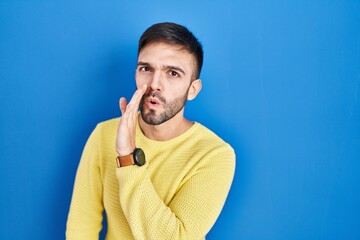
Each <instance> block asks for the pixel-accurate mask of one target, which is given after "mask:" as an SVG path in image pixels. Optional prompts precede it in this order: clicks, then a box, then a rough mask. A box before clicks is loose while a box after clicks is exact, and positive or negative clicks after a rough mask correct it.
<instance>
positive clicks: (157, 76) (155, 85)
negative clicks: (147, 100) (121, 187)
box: [149, 71, 162, 91]
mask: <svg viewBox="0 0 360 240" xmlns="http://www.w3.org/2000/svg"><path fill="white" fill-rule="evenodd" d="M149 87H150V88H151V90H153V91H161V89H162V76H161V72H160V71H155V72H154V74H153V76H152V79H151V82H150V83H149Z"/></svg>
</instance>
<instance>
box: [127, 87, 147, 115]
mask: <svg viewBox="0 0 360 240" xmlns="http://www.w3.org/2000/svg"><path fill="white" fill-rule="evenodd" d="M146 89H147V85H146V84H144V85H142V86H141V87H140V88H138V89H137V90H136V91H135V93H134V95H133V97H132V98H131V100H130V102H129V104H128V106H127V111H129V112H131V113H129V114H130V116H129V118H131V119H129V122H132V121H135V118H136V116H137V112H138V109H139V104H140V101H141V98H142V96H143V95H144V93H145V91H146Z"/></svg>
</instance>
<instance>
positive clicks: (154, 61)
mask: <svg viewBox="0 0 360 240" xmlns="http://www.w3.org/2000/svg"><path fill="white" fill-rule="evenodd" d="M138 62H146V63H149V64H151V65H154V66H157V65H159V66H161V65H171V66H177V67H181V68H182V69H183V70H184V71H185V72H186V73H189V74H190V75H191V74H192V73H193V72H194V70H195V59H194V56H193V55H192V54H191V53H189V52H188V51H187V50H185V49H184V48H182V47H181V46H178V45H171V44H167V43H162V42H160V43H152V44H149V45H147V46H145V47H144V48H143V49H142V50H141V51H140V53H139V56H138Z"/></svg>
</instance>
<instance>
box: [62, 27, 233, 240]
mask: <svg viewBox="0 0 360 240" xmlns="http://www.w3.org/2000/svg"><path fill="white" fill-rule="evenodd" d="M202 61H203V51H202V46H201V44H200V43H199V41H198V40H197V39H196V38H195V37H194V35H193V34H192V33H191V32H190V31H189V30H188V29H187V28H185V27H183V26H180V25H178V24H174V23H159V24H155V25H153V26H151V27H150V28H148V29H147V30H146V31H145V32H144V33H143V35H142V36H141V38H140V42H139V49H138V64H137V69H136V76H135V78H136V86H137V90H136V92H135V93H134V95H133V96H132V98H131V100H130V101H129V103H127V101H126V99H125V98H121V99H120V101H119V105H120V110H121V113H122V117H121V118H120V119H119V118H117V119H112V120H109V121H106V122H103V123H100V124H98V125H97V127H96V128H95V130H94V131H93V133H92V134H91V136H90V138H89V139H88V142H87V143H86V146H85V148H84V152H83V155H82V157H81V161H80V164H79V168H78V171H77V176H76V180H75V186H74V192H73V197H72V202H71V206H70V212H69V217H68V222H67V230H66V236H67V239H68V240H70V239H76V240H82V239H84V240H91V239H98V238H99V232H100V230H101V228H102V225H101V223H102V213H103V211H104V210H105V212H106V217H107V225H108V229H107V236H106V237H107V238H106V239H107V240H113V239H146V240H148V239H156V240H159V239H171V240H173V239H192V240H193V239H205V236H206V234H207V233H208V232H209V231H210V229H211V227H212V226H213V224H214V223H215V221H216V219H217V217H218V216H219V214H220V212H221V209H222V207H223V205H224V203H225V200H226V197H227V195H228V192H229V189H230V186H231V182H232V179H233V176H234V169H235V154H234V151H233V149H232V148H231V146H230V145H229V144H227V143H225V142H224V141H223V140H221V139H220V138H219V137H218V136H216V135H215V134H214V133H213V132H211V131H210V130H209V129H207V128H205V127H204V126H202V125H201V124H200V123H196V122H191V121H189V120H188V119H186V118H185V117H184V105H185V102H186V101H187V100H192V99H194V98H195V97H196V96H197V94H198V93H199V91H200V90H201V86H202V83H201V80H200V79H199V75H200V71H201V67H202ZM139 108H140V113H139V112H138V109H139ZM114 145H115V147H114Z"/></svg>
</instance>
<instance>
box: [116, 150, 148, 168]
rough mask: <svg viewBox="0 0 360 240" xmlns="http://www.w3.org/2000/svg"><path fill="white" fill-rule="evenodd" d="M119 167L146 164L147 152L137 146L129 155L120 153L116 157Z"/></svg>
mask: <svg viewBox="0 0 360 240" xmlns="http://www.w3.org/2000/svg"><path fill="white" fill-rule="evenodd" d="M116 163H117V167H118V168H120V167H126V166H131V165H137V166H139V167H140V166H143V165H144V164H145V153H144V151H143V150H142V149H141V148H135V150H134V151H133V152H131V153H130V154H128V155H122V156H121V155H119V156H118V157H117V158H116Z"/></svg>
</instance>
